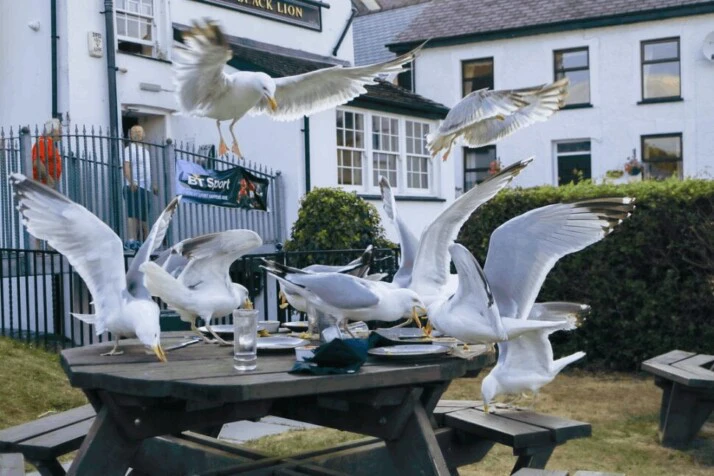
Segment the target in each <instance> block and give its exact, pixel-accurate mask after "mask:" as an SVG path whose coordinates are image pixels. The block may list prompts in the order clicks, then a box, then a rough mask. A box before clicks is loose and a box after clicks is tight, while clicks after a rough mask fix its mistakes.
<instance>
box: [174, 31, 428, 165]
mask: <svg viewBox="0 0 714 476" xmlns="http://www.w3.org/2000/svg"><path fill="white" fill-rule="evenodd" d="M183 38H184V41H185V43H186V47H185V48H177V55H176V56H177V58H176V59H175V61H174V83H175V86H176V96H177V100H178V103H179V105H180V109H181V112H182V113H183V114H189V115H194V116H201V117H209V118H212V119H215V120H216V127H217V128H218V135H219V137H220V142H219V145H218V153H219V155H221V156H223V155H225V154H227V153H228V147H227V146H226V143H225V141H224V140H223V134H222V132H221V121H227V120H230V121H231V124H230V126H229V131H230V133H231V137H232V138H233V144H232V147H231V151H232V152H233V153H234V154H235V155H236V156H238V157H242V156H243V155H242V154H241V151H240V148H239V147H238V140H237V139H236V136H235V133H234V131H233V127H234V126H235V124H236V122H237V121H238V120H239V119H240V118H241V117H243V116H244V115H245V114H246V113H248V114H251V115H257V114H267V115H269V116H270V117H272V118H273V119H276V120H279V121H292V120H295V119H299V118H301V117H303V116H309V115H311V114H314V113H317V112H320V111H325V110H327V109H331V108H334V107H336V106H339V105H341V104H345V103H347V102H348V101H350V100H352V99H354V98H355V97H357V96H359V95H361V94H364V93H365V92H367V90H366V89H365V87H364V86H365V85H368V84H375V78H376V77H377V76H378V75H381V74H390V73H399V72H401V71H402V70H403V65H405V64H407V63H409V62H411V61H413V60H414V58H415V57H416V54H417V53H418V52H419V50H420V49H421V47H422V46H423V45H422V46H420V47H418V48H416V49H415V50H413V51H411V52H409V53H407V54H404V55H402V56H399V57H397V58H394V59H392V60H390V61H385V62H383V63H377V64H372V65H367V66H356V67H346V68H345V67H342V66H333V67H330V68H324V69H319V70H316V71H311V72H309V73H304V74H299V75H296V76H286V77H283V78H271V77H270V76H268V75H267V74H265V73H262V72H249V71H238V72H235V73H230V74H227V73H225V72H224V71H223V67H224V66H225V64H226V62H227V61H229V60H230V59H231V58H232V56H233V55H232V52H231V48H230V46H229V44H228V41H227V40H226V37H225V35H224V34H223V31H222V30H221V28H220V27H219V26H218V24H216V23H215V22H213V21H211V20H205V23H204V24H203V25H201V24H199V23H198V22H196V21H194V22H193V27H192V28H191V29H190V30H188V31H187V32H185V33H184V34H183Z"/></svg>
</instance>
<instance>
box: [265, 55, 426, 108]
mask: <svg viewBox="0 0 714 476" xmlns="http://www.w3.org/2000/svg"><path fill="white" fill-rule="evenodd" d="M422 47H423V45H421V46H419V47H417V48H415V49H414V50H412V51H410V52H409V53H406V54H404V55H402V56H398V57H396V58H394V59H392V60H389V61H385V62H383V63H376V64H371V65H366V66H353V67H343V66H333V67H330V68H323V69H318V70H316V71H310V72H309V73H304V74H299V75H295V76H286V77H284V78H275V100H276V101H277V103H278V107H277V109H275V110H272V109H271V108H270V107H269V105H268V103H267V101H266V99H265V98H263V99H261V100H260V102H259V103H258V104H257V105H256V106H255V107H254V108H253V110H252V111H251V114H260V113H263V114H268V115H270V116H272V117H273V119H277V120H279V121H292V120H294V119H298V118H300V117H302V116H309V115H311V114H314V113H316V112H320V111H325V110H327V109H332V108H334V107H336V106H339V105H341V104H345V103H346V102H348V101H350V100H352V99H354V98H356V97H357V96H359V95H361V94H364V93H366V92H367V90H366V89H365V85H367V84H376V79H375V78H376V76H377V75H379V74H384V73H399V72H400V71H403V69H404V68H403V66H404V65H405V64H407V63H409V62H410V61H413V60H414V58H415V57H416V55H417V53H418V52H419V51H420V50H421V48H422Z"/></svg>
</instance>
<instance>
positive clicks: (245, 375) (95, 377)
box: [61, 332, 494, 402]
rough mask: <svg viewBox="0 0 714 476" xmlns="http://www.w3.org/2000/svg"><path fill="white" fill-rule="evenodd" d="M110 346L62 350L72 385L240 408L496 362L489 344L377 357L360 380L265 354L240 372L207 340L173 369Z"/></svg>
mask: <svg viewBox="0 0 714 476" xmlns="http://www.w3.org/2000/svg"><path fill="white" fill-rule="evenodd" d="M186 337H192V335H191V334H190V333H188V332H167V333H164V334H162V339H161V341H162V345H163V346H164V348H167V347H170V346H172V345H175V344H178V343H181V342H184V341H185V340H186V339H185V338H186ZM111 347H112V343H103V344H95V345H91V346H84V347H77V348H74V349H66V350H64V351H62V354H61V363H62V367H63V368H64V370H65V372H66V374H67V376H68V377H69V381H70V383H71V385H72V386H74V387H79V388H82V389H84V390H97V389H99V390H106V391H109V392H116V393H121V394H125V395H133V396H139V397H155V398H161V397H175V398H180V399H185V400H204V401H205V400H212V401H216V400H219V401H223V402H241V401H250V400H263V399H275V398H284V397H294V396H300V395H315V394H321V393H331V392H342V391H350V390H360V389H365V388H373V389H374V388H384V387H394V386H400V385H412V384H421V383H427V382H443V381H450V380H453V379H455V378H458V377H462V376H464V375H466V374H467V373H469V372H473V371H478V370H480V369H481V368H483V367H484V366H485V365H488V364H489V363H492V362H493V357H494V356H493V354H492V353H488V352H486V348H485V347H483V346H482V347H483V349H482V352H481V353H479V354H477V355H475V356H474V357H473V358H471V359H469V360H466V359H462V358H457V357H448V356H443V357H441V358H438V359H431V360H427V361H412V360H399V361H396V360H394V361H391V360H383V359H381V360H378V359H373V358H372V357H370V359H369V360H368V361H367V362H366V363H365V364H364V365H363V366H362V368H361V369H360V371H359V372H357V373H355V374H343V375H322V376H314V375H293V374H289V373H288V371H289V370H290V369H292V367H293V364H294V363H295V353H294V351H292V350H291V351H289V352H283V353H262V352H260V351H259V353H258V368H257V369H256V370H254V371H251V372H238V371H236V370H235V369H234V368H233V347H232V346H231V347H220V346H218V345H212V344H204V343H202V342H200V343H197V344H193V345H190V346H187V347H184V348H181V349H176V350H173V351H170V352H168V353H167V356H168V359H169V362H167V363H161V362H159V361H157V359H156V357H155V356H154V355H149V354H147V353H146V352H145V350H144V347H143V346H142V345H140V344H139V342H138V341H137V340H123V341H121V343H120V346H119V348H120V349H121V350H124V355H119V356H111V357H109V356H101V355H100V354H101V353H103V352H106V351H108V350H110V349H111ZM473 348H474V346H472V349H473ZM476 348H478V346H476Z"/></svg>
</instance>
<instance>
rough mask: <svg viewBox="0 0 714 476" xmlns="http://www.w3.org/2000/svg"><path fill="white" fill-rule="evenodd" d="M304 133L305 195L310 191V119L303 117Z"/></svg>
mask: <svg viewBox="0 0 714 476" xmlns="http://www.w3.org/2000/svg"><path fill="white" fill-rule="evenodd" d="M302 132H303V140H304V147H305V193H307V192H309V191H310V118H309V117H307V116H303V118H302Z"/></svg>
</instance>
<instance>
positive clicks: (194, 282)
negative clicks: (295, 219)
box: [140, 230, 263, 345]
mask: <svg viewBox="0 0 714 476" xmlns="http://www.w3.org/2000/svg"><path fill="white" fill-rule="evenodd" d="M262 244H263V240H262V239H261V238H260V236H258V234H257V233H255V232H254V231H251V230H228V231H223V232H220V233H210V234H207V235H201V236H198V237H195V238H189V239H187V240H183V241H182V242H180V243H178V244H176V245H174V246H173V248H171V249H172V253H175V254H179V255H181V256H183V257H184V258H186V259H188V263H186V264H185V265H184V266H183V269H181V270H180V272H179V273H178V277H174V276H173V275H172V273H171V272H170V270H169V271H167V270H166V269H164V268H162V267H161V266H159V265H158V264H157V263H155V262H152V261H149V262H146V263H144V264H143V265H142V267H141V268H140V269H141V270H142V271H143V272H144V273H145V275H146V287H147V288H148V289H149V291H150V292H151V294H152V295H154V296H158V297H159V298H161V300H162V301H164V302H165V303H166V304H167V305H168V306H169V307H171V308H173V309H175V310H176V312H177V313H178V314H179V316H180V317H181V320H182V321H185V322H189V323H190V324H191V330H193V331H194V332H198V331H197V329H196V318H197V317H200V318H201V319H203V320H204V321H205V322H206V329H207V330H208V331H209V332H210V333H211V335H213V337H214V338H215V339H216V341H217V342H218V343H219V344H221V345H230V343H228V342H226V341H224V340H223V339H221V338H220V337H219V336H218V335H217V334H216V333H215V332H214V331H213V329H212V328H211V319H214V318H216V317H223V316H226V315H228V314H230V313H231V312H233V310H234V309H238V308H239V307H241V306H242V305H243V303H244V302H245V299H246V298H247V297H248V291H247V290H246V289H245V288H244V287H243V286H241V285H240V284H237V283H233V282H231V279H230V276H229V274H228V272H229V270H230V266H231V264H232V263H233V262H234V261H235V260H237V259H238V258H240V257H241V256H243V255H244V254H246V253H248V252H249V251H251V250H253V249H255V248H257V247H259V246H260V245H262ZM166 262H169V260H167V261H166ZM174 274H176V273H174ZM204 339H206V341H208V339H207V338H205V337H204Z"/></svg>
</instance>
